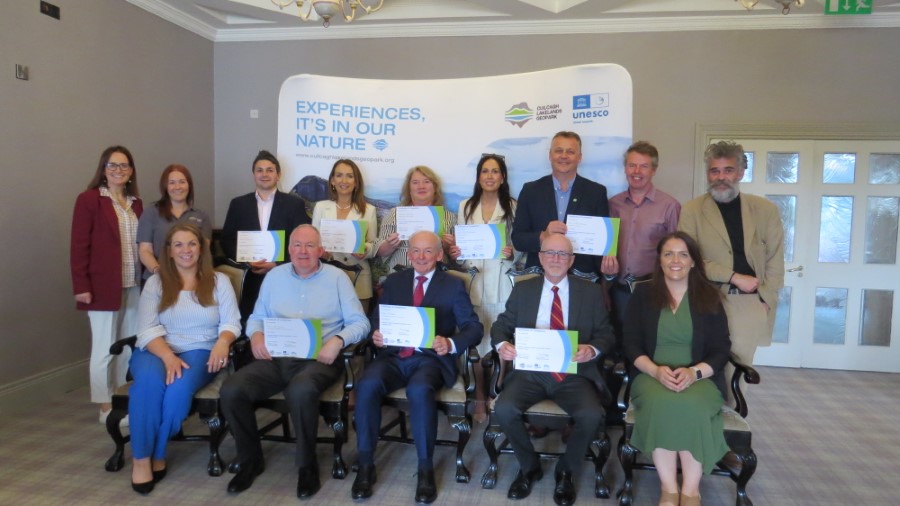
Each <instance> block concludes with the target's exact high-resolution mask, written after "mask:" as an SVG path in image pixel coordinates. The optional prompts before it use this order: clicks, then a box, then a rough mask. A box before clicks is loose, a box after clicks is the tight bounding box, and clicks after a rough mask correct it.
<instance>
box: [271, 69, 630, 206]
mask: <svg viewBox="0 0 900 506" xmlns="http://www.w3.org/2000/svg"><path fill="white" fill-rule="evenodd" d="M560 130H571V131H574V132H576V133H578V134H579V135H580V136H581V139H582V144H583V145H582V153H583V160H582V162H581V165H580V167H579V169H578V173H579V174H581V175H583V176H585V177H587V178H589V179H592V180H594V181H597V182H599V183H601V184H603V185H605V186H606V187H607V190H608V192H609V196H612V195H614V194H616V193H618V192H620V191H622V190H624V189H625V187H626V183H625V177H624V174H623V170H622V155H623V153H624V152H625V149H627V147H628V145H629V144H630V143H631V138H632V84H631V76H630V75H629V74H628V72H627V71H626V70H625V69H624V68H623V67H621V66H619V65H613V64H596V65H581V66H577V67H567V68H560V69H552V70H545V71H540V72H531V73H526V74H512V75H504V76H490V77H477V78H466V79H437V80H421V81H412V80H411V81H391V80H376V79H351V78H343V77H328V76H316V75H308V74H304V75H298V76H292V77H289V78H288V79H286V80H285V82H284V84H283V85H282V87H281V92H280V95H279V105H278V158H279V160H280V161H281V163H282V168H283V174H282V188H283V189H285V190H286V191H294V192H296V193H298V194H299V195H300V196H302V197H304V198H305V199H307V200H308V201H310V202H316V201H319V200H322V199H325V198H327V181H326V179H327V177H328V174H329V172H330V171H331V167H332V165H333V164H334V162H335V161H336V160H338V159H341V158H349V159H352V160H354V161H355V162H356V163H357V164H358V165H359V166H360V169H361V170H362V173H363V178H364V180H365V187H366V188H365V189H366V197H367V198H368V200H369V201H370V202H371V203H373V204H374V205H375V206H376V207H377V208H378V209H379V216H380V215H381V214H382V213H383V212H384V211H385V210H386V209H389V208H391V207H393V206H395V205H396V204H397V203H398V202H399V200H400V189H401V187H402V185H403V178H404V177H405V175H406V172H407V170H409V169H410V168H411V167H413V166H416V165H426V166H428V167H431V168H432V169H434V171H435V172H437V173H438V175H440V177H441V179H442V182H443V192H444V197H445V203H444V205H445V207H446V208H447V210H449V211H453V212H456V211H457V209H458V208H459V202H460V201H461V200H462V199H465V198H467V197H469V196H470V195H471V194H472V188H473V186H474V184H475V167H476V165H477V163H478V160H479V159H480V158H481V155H482V153H496V154H499V155H503V156H504V157H505V160H506V164H507V167H508V169H509V183H510V186H511V189H512V192H513V196H516V195H518V193H519V190H521V188H522V185H523V184H525V183H527V182H528V181H532V180H535V179H538V178H540V177H542V176H545V175H547V174H550V163H549V160H548V152H549V149H550V139H551V137H552V136H553V134H555V133H556V132H558V131H560Z"/></svg>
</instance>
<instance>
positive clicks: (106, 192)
mask: <svg viewBox="0 0 900 506" xmlns="http://www.w3.org/2000/svg"><path fill="white" fill-rule="evenodd" d="M100 196H101V197H109V198H112V196H113V194H112V192H111V191H109V188H107V187H106V186H101V187H100ZM135 198H136V197H135V196H134V195H128V194H127V193H126V194H125V200H127V201H129V202H132V201H134V199H135Z"/></svg>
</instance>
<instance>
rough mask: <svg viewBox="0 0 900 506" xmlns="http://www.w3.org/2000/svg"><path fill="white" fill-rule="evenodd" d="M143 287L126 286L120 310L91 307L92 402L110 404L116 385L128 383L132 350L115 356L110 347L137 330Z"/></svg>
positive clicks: (89, 314) (123, 290) (89, 313)
mask: <svg viewBox="0 0 900 506" xmlns="http://www.w3.org/2000/svg"><path fill="white" fill-rule="evenodd" d="M140 296H141V288H140V287H139V286H132V287H130V288H123V289H122V307H121V308H119V310H118V311H88V318H89V319H90V321H91V366H90V370H91V402H95V403H98V404H108V403H109V402H111V401H112V394H113V392H114V391H115V389H116V388H118V387H119V386H121V385H123V384H125V375H126V373H127V372H128V360H129V359H130V358H131V350H130V349H129V348H127V347H126V349H125V351H124V352H123V353H122V354H121V355H119V356H117V357H113V356H112V355H110V354H109V347H110V346H112V344H113V343H115V342H116V341H118V340H119V339H122V338H125V337H130V336H133V335H135V334H136V332H137V310H138V300H139V299H140Z"/></svg>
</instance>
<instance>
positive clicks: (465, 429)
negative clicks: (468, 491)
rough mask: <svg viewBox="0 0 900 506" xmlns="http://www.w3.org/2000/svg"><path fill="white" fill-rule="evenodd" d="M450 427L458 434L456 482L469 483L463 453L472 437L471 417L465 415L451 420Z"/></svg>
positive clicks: (469, 477)
mask: <svg viewBox="0 0 900 506" xmlns="http://www.w3.org/2000/svg"><path fill="white" fill-rule="evenodd" d="M450 426H451V427H453V428H454V429H456V430H457V431H458V432H459V439H458V440H457V443H456V482H457V483H469V480H470V479H471V477H472V475H471V474H470V473H469V469H468V468H466V463H465V462H464V461H463V452H464V451H465V449H466V445H467V444H469V437H471V435H472V416H471V415H466V416H463V417H458V418H451V419H450Z"/></svg>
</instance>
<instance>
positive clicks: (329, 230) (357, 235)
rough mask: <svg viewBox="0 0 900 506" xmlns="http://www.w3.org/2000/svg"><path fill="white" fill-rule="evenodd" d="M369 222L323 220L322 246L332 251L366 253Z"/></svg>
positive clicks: (321, 224) (321, 229)
mask: <svg viewBox="0 0 900 506" xmlns="http://www.w3.org/2000/svg"><path fill="white" fill-rule="evenodd" d="M368 228H369V223H368V222H366V221H360V220H322V221H321V222H320V223H319V235H321V236H322V247H323V248H325V251H329V252H331V253H365V252H366V231H367V229H368Z"/></svg>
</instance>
